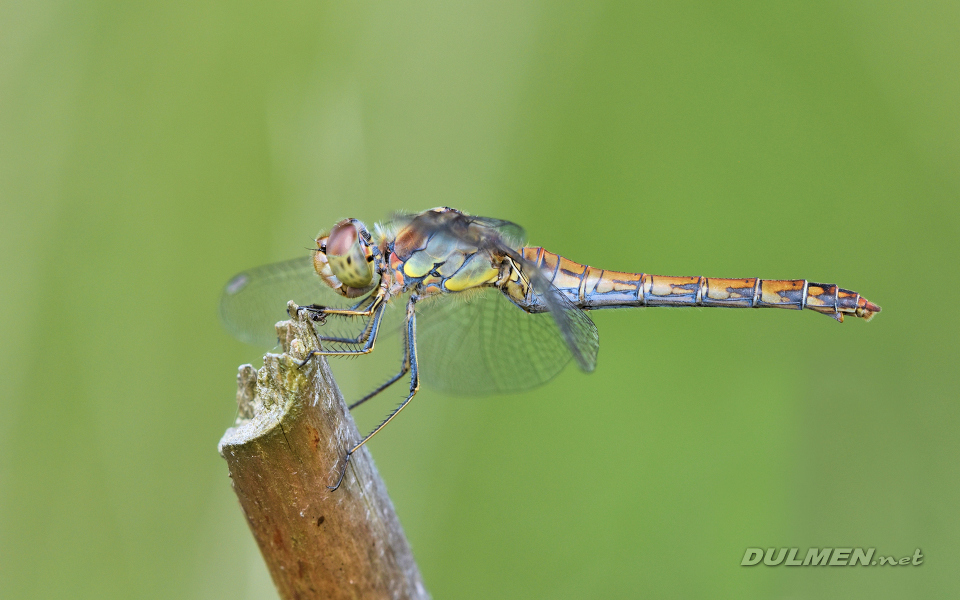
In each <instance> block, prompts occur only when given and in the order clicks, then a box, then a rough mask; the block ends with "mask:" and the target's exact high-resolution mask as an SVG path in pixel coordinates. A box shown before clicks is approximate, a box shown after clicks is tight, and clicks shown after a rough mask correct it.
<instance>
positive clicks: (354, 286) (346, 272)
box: [313, 219, 378, 298]
mask: <svg viewBox="0 0 960 600" xmlns="http://www.w3.org/2000/svg"><path fill="white" fill-rule="evenodd" d="M316 241H317V250H316V253H315V254H314V257H313V267H314V269H315V270H316V271H317V274H319V275H320V277H321V278H323V281H324V282H325V283H326V284H327V285H329V286H330V287H332V288H333V289H334V290H336V291H337V293H339V294H342V295H343V296H346V297H347V298H356V297H358V296H362V295H363V294H366V293H367V292H369V291H370V290H372V289H373V288H374V287H376V285H377V283H378V281H375V276H376V275H377V269H376V268H375V256H374V251H373V248H372V247H371V245H370V234H369V233H368V232H367V228H366V226H364V224H363V223H361V222H360V221H358V220H356V219H344V220H343V221H340V222H339V223H337V224H336V226H334V228H333V229H331V230H330V233H321V234H320V236H319V237H318V238H317V240H316Z"/></svg>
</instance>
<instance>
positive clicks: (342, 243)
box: [326, 221, 360, 256]
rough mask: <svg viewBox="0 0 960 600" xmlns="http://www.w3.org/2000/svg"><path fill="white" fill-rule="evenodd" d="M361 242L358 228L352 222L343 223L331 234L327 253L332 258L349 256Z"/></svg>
mask: <svg viewBox="0 0 960 600" xmlns="http://www.w3.org/2000/svg"><path fill="white" fill-rule="evenodd" d="M359 241H360V237H359V235H358V234H357V228H356V226H355V225H354V224H353V223H351V222H350V221H343V222H341V223H338V224H337V226H336V227H334V228H333V231H331V232H330V236H329V238H328V239H327V250H326V253H327V254H328V255H332V256H343V255H345V254H349V253H350V251H351V250H352V249H353V248H354V246H355V245H356V244H357V242H359Z"/></svg>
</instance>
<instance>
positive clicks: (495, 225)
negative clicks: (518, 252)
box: [469, 217, 527, 247]
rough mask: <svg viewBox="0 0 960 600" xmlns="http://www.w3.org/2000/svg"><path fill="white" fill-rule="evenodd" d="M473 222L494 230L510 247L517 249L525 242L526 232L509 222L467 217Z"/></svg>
mask: <svg viewBox="0 0 960 600" xmlns="http://www.w3.org/2000/svg"><path fill="white" fill-rule="evenodd" d="M469 218H470V219H471V220H473V222H475V223H480V224H481V225H485V226H486V227H489V228H491V229H494V230H495V231H497V233H499V234H500V235H501V236H503V237H504V239H505V240H506V241H507V242H509V243H510V245H512V246H515V247H519V246H522V245H523V244H524V242H526V241H527V231H526V230H525V229H524V228H523V227H521V226H520V225H517V224H516V223H513V222H511V221H504V220H503V219H494V218H492V217H469Z"/></svg>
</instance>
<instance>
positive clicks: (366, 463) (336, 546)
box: [219, 303, 429, 600]
mask: <svg viewBox="0 0 960 600" xmlns="http://www.w3.org/2000/svg"><path fill="white" fill-rule="evenodd" d="M291 305H292V303H291ZM290 316H291V320H290V321H284V322H282V323H278V324H277V332H278V334H279V337H280V342H281V346H282V348H283V350H284V353H283V354H267V355H266V356H264V359H263V367H262V368H261V369H260V370H259V371H257V370H255V369H254V368H253V367H251V366H250V365H243V366H242V367H240V373H239V375H238V376H237V402H238V405H239V418H238V419H237V425H236V426H235V427H231V428H230V429H228V430H227V431H226V433H225V434H224V436H223V438H222V439H221V440H220V446H219V450H220V455H221V456H223V458H224V459H226V461H227V465H228V467H229V471H230V477H231V478H232V480H233V489H234V491H235V492H236V494H237V498H238V499H239V501H240V508H241V509H242V510H243V513H244V515H245V516H246V518H247V522H248V523H249V524H250V529H251V531H252V532H253V535H254V537H255V538H256V540H257V544H258V545H259V546H260V551H261V552H262V553H263V558H264V560H265V561H266V564H267V568H268V569H269V570H270V574H271V576H272V577H273V581H274V583H275V584H276V586H277V590H278V591H279V593H280V597H281V598H284V599H285V600H286V599H289V600H293V599H297V600H306V599H309V598H365V599H366V598H374V599H375V598H416V599H420V598H429V595H428V594H427V592H426V589H425V588H424V585H423V581H422V579H421V577H420V571H419V570H418V569H417V565H416V563H415V562H414V559H413V554H412V552H411V550H410V545H409V543H408V542H407V539H406V537H405V536H404V534H403V529H402V528H401V527H400V521H399V520H398V519H397V515H396V512H395V511H394V509H393V504H392V503H391V502H390V498H389V496H387V490H386V486H385V485H384V483H383V480H381V479H380V475H379V474H378V473H377V469H376V467H375V466H374V464H373V460H372V459H371V458H370V454H369V453H368V451H367V449H366V447H364V448H361V449H360V450H358V451H357V452H356V453H354V455H353V456H352V458H351V460H350V463H349V465H348V467H347V471H346V475H345V477H344V480H343V484H342V485H341V486H340V489H338V490H336V491H330V490H329V489H328V488H327V486H328V485H333V484H334V483H335V482H336V481H337V477H338V476H339V473H340V468H341V467H342V465H343V460H344V455H345V454H346V451H347V449H348V448H350V447H351V444H355V443H356V442H357V441H358V440H360V439H361V436H360V433H359V432H358V431H357V428H356V425H355V424H354V422H353V419H352V418H351V416H350V412H349V411H348V410H347V406H346V404H345V403H344V401H343V397H342V396H341V394H340V389H339V388H338V387H337V384H336V382H335V381H334V379H333V376H332V375H331V373H330V369H329V366H328V365H327V363H326V361H325V360H324V359H323V358H319V359H318V358H314V359H312V360H311V361H310V362H309V363H308V364H307V365H305V366H304V367H303V368H300V367H298V364H299V363H300V361H301V360H302V359H303V357H304V356H306V353H307V352H308V351H309V350H310V349H312V348H317V347H318V341H317V338H316V333H315V331H314V328H313V324H312V323H311V322H310V321H309V320H308V319H307V318H306V317H303V318H301V317H298V316H297V315H296V313H295V311H292V310H291V312H290Z"/></svg>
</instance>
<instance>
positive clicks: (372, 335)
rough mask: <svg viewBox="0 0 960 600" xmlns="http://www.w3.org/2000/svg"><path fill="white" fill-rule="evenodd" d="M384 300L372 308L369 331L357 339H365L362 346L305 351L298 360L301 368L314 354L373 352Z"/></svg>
mask: <svg viewBox="0 0 960 600" xmlns="http://www.w3.org/2000/svg"><path fill="white" fill-rule="evenodd" d="M386 306H387V305H386V303H385V302H380V303H379V304H378V305H377V307H376V308H374V309H373V319H371V321H370V324H369V325H368V326H367V329H368V330H369V333H365V334H361V336H360V337H358V338H357V339H358V340H360V339H361V338H364V337H365V339H366V341H365V342H364V344H363V347H362V348H360V349H359V350H336V351H331V350H311V351H310V352H307V355H306V356H305V357H304V359H303V360H302V361H300V365H299V366H300V367H301V368H303V366H304V365H306V364H307V363H308V362H310V359H311V358H313V357H314V356H358V355H361V354H370V353H371V352H373V347H374V344H376V342H377V333H378V332H379V331H380V321H381V319H383V313H384V309H385V308H386ZM348 342H349V343H359V341H353V340H348Z"/></svg>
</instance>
